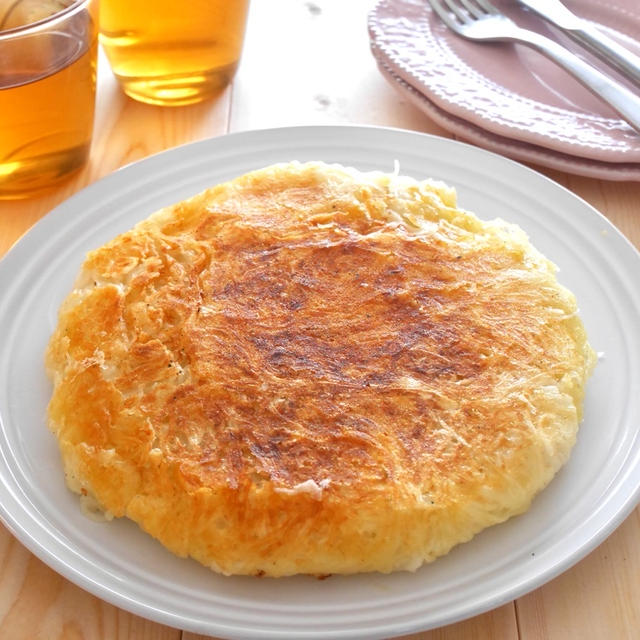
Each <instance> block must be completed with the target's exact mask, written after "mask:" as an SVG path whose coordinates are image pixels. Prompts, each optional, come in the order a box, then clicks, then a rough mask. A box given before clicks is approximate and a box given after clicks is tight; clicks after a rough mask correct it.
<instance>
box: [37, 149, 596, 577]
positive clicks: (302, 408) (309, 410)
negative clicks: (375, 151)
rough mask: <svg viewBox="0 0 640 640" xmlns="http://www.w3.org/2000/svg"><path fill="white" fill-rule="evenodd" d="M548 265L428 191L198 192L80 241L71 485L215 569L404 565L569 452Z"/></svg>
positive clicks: (472, 529)
mask: <svg viewBox="0 0 640 640" xmlns="http://www.w3.org/2000/svg"><path fill="white" fill-rule="evenodd" d="M555 272H556V268H555V267H554V265H553V264H552V263H551V262H550V261H549V260H548V259H546V258H545V257H544V256H543V255H542V254H540V253H539V252H538V251H537V250H536V249H535V248H534V247H533V246H532V245H531V244H530V242H529V240H528V238H527V236H526V234H525V233H524V232H523V231H522V230H521V229H519V228H518V227H517V226H515V225H512V224H507V223H505V222H503V221H500V220H492V221H483V220H480V219H479V218H478V217H476V216H475V215H474V214H472V213H470V212H468V211H465V210H463V209H460V208H459V207H458V206H457V204H456V195H455V191H454V190H453V189H452V188H450V187H448V186H446V185H445V184H443V183H440V182H436V181H432V180H427V181H418V180H415V179H413V178H409V177H405V176H401V175H396V174H387V173H382V172H368V173H363V172H359V171H357V170H355V169H352V168H346V167H342V166H340V165H328V164H324V163H321V162H311V163H298V162H292V163H287V164H277V165H273V166H270V167H267V168H264V169H260V170H257V171H253V172H251V173H248V174H246V175H243V176H240V177H238V178H236V179H234V180H231V181H229V182H226V183H224V184H220V185H217V186H214V187H212V188H210V189H208V190H206V191H204V192H203V193H201V194H199V195H196V196H195V197H193V198H190V199H188V200H185V201H183V202H179V203H177V204H175V205H173V206H169V207H167V208H165V209H162V210H160V211H158V212H157V213H154V214H153V215H151V216H150V217H148V218H147V219H146V220H144V221H142V222H140V223H138V224H137V225H136V226H135V227H134V228H133V229H132V230H130V231H128V232H126V233H123V234H122V235H120V236H118V237H117V238H115V239H114V240H112V241H110V242H108V243H107V244H105V245H104V246H102V247H100V248H98V249H97V250H94V251H91V252H90V253H89V254H88V255H87V257H86V260H85V262H84V264H83V265H82V268H81V271H80V273H79V275H78V278H77V281H76V283H75V286H74V288H73V290H72V291H71V293H70V294H69V295H68V297H67V298H66V300H65V301H64V303H63V304H62V306H61V309H60V312H59V318H58V324H57V327H56V328H55V331H54V332H53V335H52V337H51V339H50V342H49V345H48V348H47V353H46V367H47V371H48V374H49V376H50V378H51V380H52V383H53V392H52V397H51V400H50V403H49V407H48V421H49V427H50V429H51V431H52V432H53V434H55V437H56V438H57V441H58V444H59V447H60V452H61V456H62V462H63V466H64V472H65V476H66V481H67V484H68V486H69V488H70V489H72V490H73V491H75V492H77V493H78V494H80V496H81V501H82V503H83V504H84V505H85V507H86V508H87V509H89V511H91V512H93V513H99V514H103V515H104V516H105V517H106V518H107V519H111V518H114V517H116V518H120V517H126V518H129V519H131V520H133V521H134V522H136V523H137V524H138V525H139V526H140V527H141V528H142V529H143V530H144V531H146V532H148V533H149V534H150V535H151V536H153V537H154V538H156V539H158V540H159V541H160V542H161V543H162V544H163V545H164V546H165V547H166V548H168V549H169V550H170V551H172V552H173V553H175V554H177V555H178V556H182V557H192V558H195V559H196V560H197V561H199V562H201V563H202V564H204V565H206V566H207V567H210V568H211V569H213V570H214V571H216V572H220V573H223V574H225V575H257V576H271V577H279V576H288V575H293V574H313V575H325V574H349V573H357V572H369V571H377V572H384V573H387V572H391V571H396V570H411V571H413V570H416V569H417V568H418V567H420V566H421V565H423V564H424V563H427V562H430V561H432V560H434V559H435V558H437V557H439V556H442V555H443V554H446V553H447V552H449V551H450V550H451V549H452V548H453V547H454V546H455V545H458V544H460V543H463V542H465V541H468V540H470V539H471V538H472V537H473V536H474V535H475V534H476V533H478V532H479V531H481V530H482V529H484V528H486V527H489V526H491V525H495V524H497V523H500V522H503V521H504V520H506V519H508V518H510V517H512V516H514V515H517V514H520V513H522V512H524V511H525V510H527V509H528V507H529V506H530V504H531V501H532V499H533V498H534V496H535V495H536V494H537V493H538V492H539V491H540V490H542V489H543V488H544V487H545V486H546V485H547V484H548V483H549V481H550V480H551V479H552V477H553V476H554V474H555V473H556V472H557V471H558V469H559V468H560V467H561V466H562V465H563V464H564V463H565V462H566V461H567V459H568V457H569V454H570V451H571V448H572V446H573V445H574V443H575V440H576V434H577V430H578V425H579V422H580V420H581V414H582V404H583V396H584V389H585V384H586V380H587V378H588V376H589V374H590V372H591V369H592V368H593V365H594V362H595V357H594V353H593V351H592V349H591V347H590V346H589V343H588V341H587V336H586V333H585V329H584V327H583V324H582V322H581V320H580V318H579V316H578V311H577V305H576V300H575V298H574V296H573V295H572V294H571V293H570V292H569V291H568V290H567V289H565V288H564V287H563V286H562V285H560V284H559V283H558V281H557V280H556V275H555ZM105 526H108V525H105Z"/></svg>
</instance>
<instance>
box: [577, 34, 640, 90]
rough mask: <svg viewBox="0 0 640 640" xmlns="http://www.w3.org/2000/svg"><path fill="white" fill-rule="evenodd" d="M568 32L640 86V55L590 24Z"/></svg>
mask: <svg viewBox="0 0 640 640" xmlns="http://www.w3.org/2000/svg"><path fill="white" fill-rule="evenodd" d="M566 33H567V34H568V35H570V36H571V37H572V38H573V39H574V40H576V41H577V42H579V43H580V44H581V45H583V46H585V47H586V48H587V49H589V51H591V52H592V53H594V54H596V55H597V56H598V57H599V58H601V59H602V60H604V61H605V62H608V63H609V64H610V65H612V66H613V67H615V68H616V69H618V71H620V72H621V73H622V74H624V75H625V76H626V77H627V78H629V79H630V80H632V81H633V82H635V84H637V85H638V86H639V87H640V56H637V55H635V54H634V53H632V52H631V51H629V50H628V49H625V48H624V47H623V46H621V45H619V44H618V43H617V42H616V41H615V40H612V39H611V38H609V36H607V35H605V34H604V33H602V32H601V31H598V29H596V28H595V27H592V26H591V25H590V24H583V25H581V27H580V28H579V29H569V30H567V31H566Z"/></svg>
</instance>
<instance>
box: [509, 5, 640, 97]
mask: <svg viewBox="0 0 640 640" xmlns="http://www.w3.org/2000/svg"><path fill="white" fill-rule="evenodd" d="M517 1H518V2H519V3H520V4H522V5H524V6H525V7H527V8H529V9H531V10H532V11H533V12H534V13H536V14H538V15H539V16H540V17H541V18H544V19H545V20H548V21H549V22H551V23H552V24H554V25H555V26H556V27H559V28H560V29H562V31H563V32H564V33H566V34H567V35H568V36H570V37H571V38H573V39H574V40H575V41H576V42H579V43H580V44H581V45H583V46H584V47H586V48H587V49H588V50H589V51H591V52H592V53H594V54H596V55H597V56H598V57H599V58H601V59H602V60H604V61H605V62H607V63H609V64H610V65H612V66H613V67H615V68H616V69H618V71H620V72H621V73H623V74H624V75H625V76H626V77H627V78H629V79H630V80H632V81H633V82H634V83H635V84H636V85H637V86H639V87H640V56H637V55H635V54H634V53H632V52H631V51H629V50H628V49H625V48H624V47H623V46H622V45H620V44H618V43H617V42H615V41H614V40H612V39H611V38H609V37H608V36H606V35H605V34H604V33H602V32H601V31H598V29H596V28H595V27H594V26H593V25H592V24H591V23H589V22H587V21H586V20H584V19H583V18H580V17H578V16H577V15H575V14H574V13H572V12H571V11H569V9H567V7H565V6H564V5H563V4H562V3H561V2H560V0H517Z"/></svg>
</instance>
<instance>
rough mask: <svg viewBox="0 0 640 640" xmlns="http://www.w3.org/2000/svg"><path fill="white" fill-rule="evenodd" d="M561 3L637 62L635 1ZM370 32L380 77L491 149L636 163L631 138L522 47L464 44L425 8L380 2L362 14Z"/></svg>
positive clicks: (509, 7)
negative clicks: (388, 77) (509, 145)
mask: <svg viewBox="0 0 640 640" xmlns="http://www.w3.org/2000/svg"><path fill="white" fill-rule="evenodd" d="M495 4H496V5H497V6H498V7H499V8H500V9H503V10H504V12H505V13H507V14H509V15H510V16H511V17H512V18H513V19H514V20H515V21H516V22H517V23H518V24H519V25H520V26H524V27H527V28H531V29H533V30H535V31H538V32H541V33H545V34H546V35H550V36H551V37H553V38H554V39H556V40H558V41H559V42H561V43H562V44H564V45H565V46H566V47H567V48H571V49H572V50H573V51H574V52H576V53H578V54H579V55H580V56H581V57H584V58H585V59H587V60H588V61H589V62H590V63H592V64H593V65H594V66H597V67H598V68H600V69H601V70H603V71H605V72H606V73H608V74H610V75H611V76H614V77H616V79H618V80H621V78H620V76H619V75H618V74H617V73H616V72H615V71H612V70H610V69H609V68H608V67H607V66H606V65H604V63H601V62H599V61H598V60H597V59H596V58H594V57H592V56H590V54H587V53H585V52H584V51H582V50H581V49H580V47H579V46H578V45H576V44H574V43H572V42H571V41H570V40H568V38H566V37H565V36H563V35H562V34H560V33H559V32H558V31H557V30H554V29H553V28H552V27H549V26H547V25H546V24H545V23H544V22H543V21H542V20H540V19H539V18H537V17H536V16H534V15H533V14H532V13H530V12H529V11H527V10H525V9H524V8H522V7H521V6H520V5H518V4H517V3H516V2H514V1H513V0H511V1H509V0H495ZM566 5H567V6H568V7H569V8H570V9H572V10H573V11H574V12H575V13H576V14H578V15H580V16H582V17H584V18H586V19H587V20H589V21H591V22H593V23H594V24H596V26H599V27H600V28H601V29H602V30H603V31H605V32H606V33H607V34H608V35H609V36H611V37H612V38H614V39H616V40H618V41H619V42H620V43H621V44H623V45H624V46H626V47H627V48H629V49H630V50H633V51H634V52H636V53H638V54H640V45H639V44H638V43H637V39H638V34H640V7H639V5H638V2H637V0H608V2H606V3H603V2H601V1H600V0H566ZM369 33H370V37H371V44H372V47H373V49H374V53H375V54H376V57H377V59H378V62H379V64H382V65H384V67H385V68H386V70H387V72H390V73H392V74H393V75H394V76H395V78H397V79H398V80H399V81H404V82H405V83H407V84H408V85H410V86H411V87H413V88H414V89H416V90H417V91H418V92H419V93H420V94H423V96H424V97H425V98H426V99H428V101H429V102H430V104H431V105H433V106H434V107H436V108H437V109H438V113H439V114H445V113H446V114H449V116H451V117H452V118H454V119H456V121H463V122H466V123H467V124H468V125H472V126H473V127H474V128H475V133H476V134H477V133H478V131H482V130H483V131H484V132H486V134H488V136H489V139H491V140H493V141H495V136H500V137H501V138H502V139H503V140H507V141H514V142H518V143H525V144H527V145H535V147H538V148H540V149H543V150H544V149H547V150H550V151H553V152H557V153H560V154H564V155H569V156H573V157H575V158H581V159H590V160H593V161H596V162H597V163H603V162H606V163H624V164H629V163H631V164H632V163H637V162H640V134H638V133H636V132H635V131H634V130H633V129H632V128H631V127H630V126H629V125H628V124H627V123H625V122H623V121H622V120H620V119H619V118H618V117H617V116H616V114H615V113H614V112H613V110H612V109H611V108H610V107H609V106H608V105H606V104H605V103H603V102H602V101H601V100H600V99H599V98H597V97H596V96H594V95H593V94H591V93H590V92H589V91H588V90H587V89H585V88H584V87H583V86H582V85H581V84H579V83H578V82H577V81H576V80H574V78H573V77H571V76H570V75H569V74H567V73H566V72H565V71H564V70H563V69H561V68H560V67H558V66H557V65H556V64H554V63H553V62H551V61H550V60H548V59H546V58H545V57H543V56H542V55H540V54H538V53H537V52H535V51H533V50H531V49H529V48H527V47H523V46H520V45H513V44H507V43H477V42H472V41H469V40H465V39H463V38H461V37H460V36H457V35H456V34H454V33H452V32H451V31H449V30H448V29H447V27H446V26H445V25H444V24H443V23H442V22H441V21H440V19H439V18H438V17H437V16H436V15H434V14H433V12H432V10H431V8H430V7H429V4H428V2H427V0H380V2H378V4H377V5H376V6H375V8H374V9H373V10H372V11H371V14H370V15H369ZM621 81H623V80H621ZM623 82H624V81H623ZM628 86H630V87H631V85H628ZM632 88H633V87H632ZM636 90H638V89H637V88H636ZM443 124H444V126H447V124H446V123H443ZM449 128H450V127H449ZM516 146H518V145H516ZM536 161H539V160H536ZM541 163H542V162H541ZM543 164H548V163H546V162H544V163H543Z"/></svg>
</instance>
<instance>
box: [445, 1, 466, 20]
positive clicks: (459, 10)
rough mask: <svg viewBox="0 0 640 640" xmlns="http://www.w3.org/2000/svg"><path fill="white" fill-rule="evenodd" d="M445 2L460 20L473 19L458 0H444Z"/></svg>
mask: <svg viewBox="0 0 640 640" xmlns="http://www.w3.org/2000/svg"><path fill="white" fill-rule="evenodd" d="M444 3H445V4H446V5H447V7H449V10H450V11H452V12H453V13H455V15H456V18H458V20H460V22H463V23H464V22H469V21H470V20H471V19H472V18H471V17H470V16H469V14H468V13H467V12H466V11H465V10H464V9H462V8H461V7H460V5H459V4H458V3H457V2H456V0H444Z"/></svg>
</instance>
